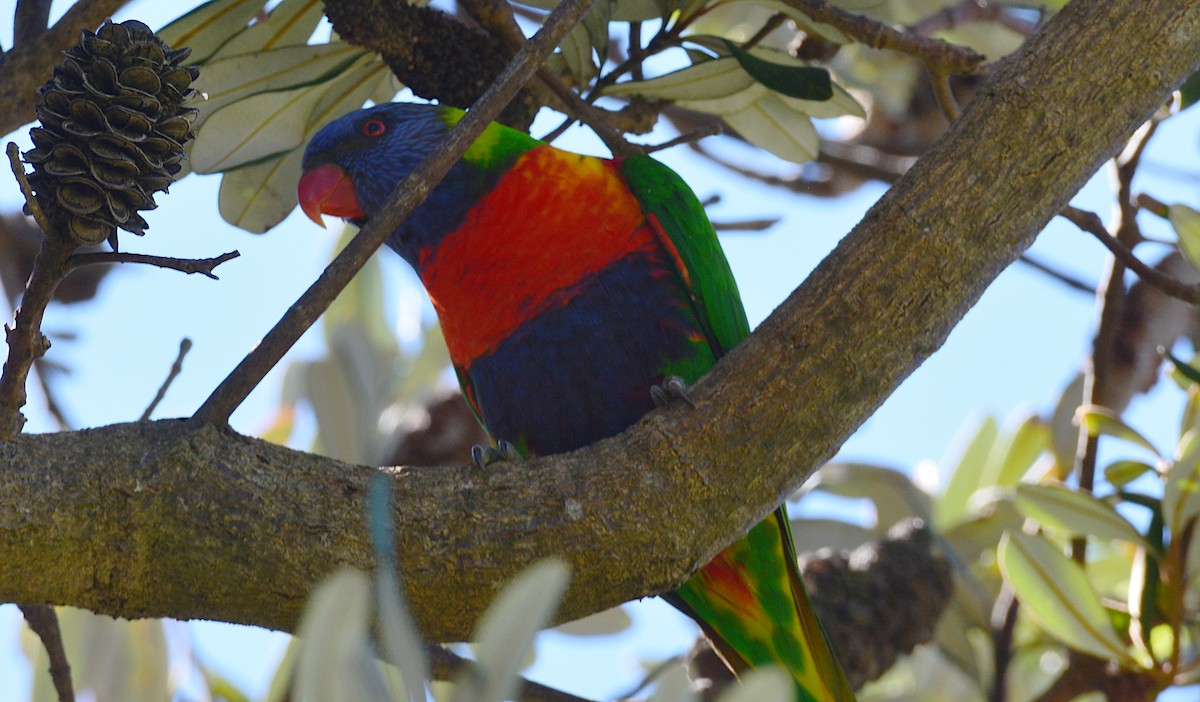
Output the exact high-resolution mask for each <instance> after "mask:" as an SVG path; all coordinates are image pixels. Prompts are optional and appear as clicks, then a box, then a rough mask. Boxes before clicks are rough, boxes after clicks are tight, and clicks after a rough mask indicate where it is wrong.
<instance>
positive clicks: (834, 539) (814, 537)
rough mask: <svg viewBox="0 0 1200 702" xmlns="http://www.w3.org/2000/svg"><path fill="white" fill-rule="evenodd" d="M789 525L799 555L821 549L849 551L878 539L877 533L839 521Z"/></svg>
mask: <svg viewBox="0 0 1200 702" xmlns="http://www.w3.org/2000/svg"><path fill="white" fill-rule="evenodd" d="M790 524H791V528H792V541H793V542H795V543H794V545H795V547H796V553H800V554H803V553H813V552H815V551H818V550H820V549H822V548H831V549H833V550H835V551H850V550H853V549H856V548H858V547H859V546H862V545H863V544H865V543H868V542H870V541H877V540H878V539H879V533H878V532H876V531H874V530H871V529H866V528H864V527H860V526H859V525H857V524H850V523H849V522H843V521H841V520H840V519H792V520H790Z"/></svg>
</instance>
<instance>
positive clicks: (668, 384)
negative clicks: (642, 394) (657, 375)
mask: <svg viewBox="0 0 1200 702" xmlns="http://www.w3.org/2000/svg"><path fill="white" fill-rule="evenodd" d="M650 397H651V398H652V399H653V400H654V406H655V407H666V406H667V405H669V404H671V403H672V402H675V401H678V400H682V401H683V402H686V403H687V405H688V407H691V408H692V409H696V403H695V402H693V401H692V395H691V393H690V392H689V391H688V386H687V383H685V382H683V378H680V377H679V376H677V375H668V376H667V377H666V378H664V379H663V382H662V384H661V385H652V386H651V387H650Z"/></svg>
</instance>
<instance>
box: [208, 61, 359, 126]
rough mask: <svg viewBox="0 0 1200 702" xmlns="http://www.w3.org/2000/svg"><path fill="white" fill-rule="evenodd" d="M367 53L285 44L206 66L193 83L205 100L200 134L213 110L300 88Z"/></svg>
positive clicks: (346, 66)
mask: <svg viewBox="0 0 1200 702" xmlns="http://www.w3.org/2000/svg"><path fill="white" fill-rule="evenodd" d="M366 53H367V52H366V51H365V50H363V49H360V48H358V47H356V46H353V45H352V44H348V43H346V42H343V41H336V42H332V43H329V44H302V45H299V46H284V47H280V48H278V49H272V50H270V51H263V52H261V53H256V54H242V55H238V56H231V57H229V58H225V59H220V60H217V61H213V62H211V63H209V64H207V65H205V66H204V70H203V71H201V73H200V77H199V78H197V79H196V82H195V83H194V84H193V85H192V87H194V88H195V89H196V92H198V93H199V94H200V95H201V96H203V98H204V99H203V100H200V101H198V102H196V103H195V107H196V109H197V110H198V112H199V114H197V115H196V119H195V120H193V122H192V128H193V130H195V131H196V132H197V133H199V132H200V131H203V124H204V121H205V120H207V119H208V118H209V117H210V116H211V115H212V114H213V113H214V112H216V111H217V110H219V109H221V108H222V107H225V106H226V105H229V104H231V103H234V102H237V101H238V100H241V99H243V98H246V97H249V96H251V95H254V94H256V93H268V92H275V91H280V90H284V89H287V88H299V87H305V86H309V85H312V84H314V83H320V82H322V81H325V80H328V79H330V78H332V77H333V76H335V75H337V74H339V73H341V72H342V71H344V70H346V69H347V68H348V67H349V66H350V65H351V64H352V63H354V61H355V60H357V59H359V58H360V57H362V56H363V55H364V54H366Z"/></svg>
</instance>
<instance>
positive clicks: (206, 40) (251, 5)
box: [158, 0, 267, 63]
mask: <svg viewBox="0 0 1200 702" xmlns="http://www.w3.org/2000/svg"><path fill="white" fill-rule="evenodd" d="M266 4H267V1H266V0H211V2H206V3H204V4H203V5H201V6H199V7H197V8H196V9H194V10H192V11H191V12H189V13H187V14H186V15H184V16H182V17H180V18H179V19H177V20H175V21H174V22H172V23H170V24H168V25H167V26H165V27H163V28H162V29H160V30H158V36H159V38H160V39H162V40H163V41H164V42H166V43H167V45H169V46H171V47H172V48H175V49H180V48H183V47H185V46H186V47H188V48H190V49H191V50H192V54H191V56H189V57H188V61H189V62H192V63H203V62H204V61H205V59H207V58H209V57H210V56H212V55H213V54H215V53H216V52H217V49H220V48H221V46H222V45H223V44H225V43H226V42H228V41H229V40H230V39H231V38H233V37H235V36H237V35H238V34H240V33H241V32H244V31H245V30H246V26H247V24H248V23H249V22H250V20H252V19H254V16H255V15H257V14H258V11H259V10H261V9H263V6H264V5H266Z"/></svg>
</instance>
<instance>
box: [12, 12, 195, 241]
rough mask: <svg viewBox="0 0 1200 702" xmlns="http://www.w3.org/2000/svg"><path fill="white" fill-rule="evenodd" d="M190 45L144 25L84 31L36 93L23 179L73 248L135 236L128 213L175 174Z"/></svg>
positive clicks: (142, 223) (186, 119) (191, 75)
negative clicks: (123, 234)
mask: <svg viewBox="0 0 1200 702" xmlns="http://www.w3.org/2000/svg"><path fill="white" fill-rule="evenodd" d="M189 53H191V51H190V49H186V48H185V49H178V50H174V49H171V48H170V47H169V46H167V45H166V44H164V43H163V42H162V40H161V39H159V38H158V37H157V36H155V35H154V32H152V31H151V30H150V28H149V27H147V26H146V25H144V24H142V23H141V22H138V21H137V20H129V21H126V22H122V23H120V24H114V23H113V22H112V21H108V22H106V23H105V24H104V26H102V27H100V29H99V30H98V31H96V32H94V33H93V32H91V31H88V30H84V31H83V32H82V34H81V36H80V40H79V44H78V45H77V46H75V47H74V48H73V49H71V50H70V51H67V52H66V56H65V58H64V60H63V63H62V64H60V65H59V66H56V67H55V69H54V75H53V77H51V79H50V80H49V81H47V82H46V84H45V85H43V86H42V87H41V88H39V89H38V104H37V116H38V120H39V121H40V122H41V126H40V127H34V128H33V129H32V130H30V136H31V137H32V138H33V144H34V148H33V149H32V150H30V151H28V152H26V154H25V160H26V161H28V162H29V163H30V164H31V165H32V166H33V173H31V174H30V176H29V182H30V184H31V185H32V186H33V189H34V191H35V193H36V195H37V198H38V204H39V205H40V206H41V208H42V210H43V211H44V212H45V213H46V215H47V216H48V217H49V218H50V220H51V221H52V222H53V223H54V224H55V225H56V227H57V228H58V229H59V231H61V232H63V233H65V234H66V235H67V236H69V237H70V238H71V239H72V240H74V241H75V242H76V243H78V244H81V245H90V244H98V243H100V242H102V241H105V240H107V241H108V243H109V244H110V245H111V246H112V247H113V249H116V248H117V229H118V228H120V229H124V230H125V231H128V232H132V233H134V234H138V235H141V234H143V233H145V230H146V226H147V225H146V220H145V219H143V218H142V216H141V215H139V214H138V212H139V211H141V210H149V209H153V208H154V207H155V203H154V193H155V192H158V191H164V192H165V191H166V190H167V186H168V185H170V184H171V182H172V181H173V180H174V176H175V175H176V174H178V173H179V170H180V165H179V164H180V161H182V160H183V158H184V156H185V152H184V150H183V144H184V143H185V142H186V141H187V140H188V139H191V138H192V129H191V118H192V116H193V115H194V114H195V110H193V109H191V108H189V107H185V106H184V103H185V102H186V101H187V100H188V98H190V97H191V96H192V94H193V93H194V92H195V91H194V90H192V89H191V88H190V87H189V86H190V85H191V82H192V81H193V80H195V78H196V76H198V75H199V70H200V69H199V68H197V67H195V66H182V65H180V64H181V63H182V62H183V61H184V60H186V59H187V57H188V54H189Z"/></svg>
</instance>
